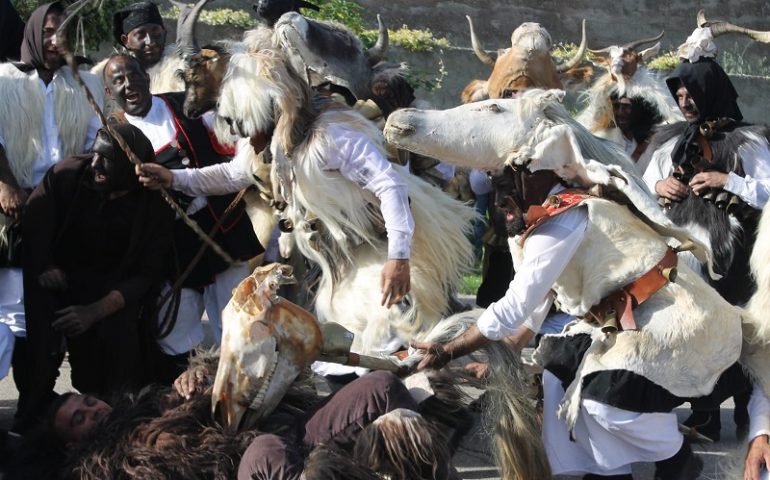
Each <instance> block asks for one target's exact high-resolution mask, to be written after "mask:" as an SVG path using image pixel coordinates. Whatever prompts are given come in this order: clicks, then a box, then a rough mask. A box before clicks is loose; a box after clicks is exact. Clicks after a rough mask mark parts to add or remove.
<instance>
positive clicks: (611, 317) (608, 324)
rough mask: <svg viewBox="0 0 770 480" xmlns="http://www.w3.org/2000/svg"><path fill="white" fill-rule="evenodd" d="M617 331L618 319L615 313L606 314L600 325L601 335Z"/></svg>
mask: <svg viewBox="0 0 770 480" xmlns="http://www.w3.org/2000/svg"><path fill="white" fill-rule="evenodd" d="M617 331H618V317H617V315H616V314H615V311H614V310H613V311H611V312H608V313H607V316H606V317H604V323H603V324H602V333H604V334H607V335H609V334H611V333H615V332H617Z"/></svg>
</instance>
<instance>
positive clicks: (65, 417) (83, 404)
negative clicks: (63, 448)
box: [48, 392, 112, 445]
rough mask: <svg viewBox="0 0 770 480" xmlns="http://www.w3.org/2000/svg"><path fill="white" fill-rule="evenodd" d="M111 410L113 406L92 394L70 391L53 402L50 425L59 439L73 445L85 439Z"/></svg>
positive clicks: (50, 410)
mask: <svg viewBox="0 0 770 480" xmlns="http://www.w3.org/2000/svg"><path fill="white" fill-rule="evenodd" d="M110 412H112V407H110V406H109V405H108V404H107V403H106V402H103V401H102V400H99V399H98V398H96V397H94V396H92V395H83V394H80V393H75V392H69V393H65V394H63V395H61V396H60V397H59V398H57V399H56V400H55V401H54V403H52V404H51V406H50V409H49V416H48V426H49V429H50V431H51V433H52V434H53V435H54V436H55V437H56V438H57V439H59V440H60V441H61V442H62V443H64V444H65V445H71V444H73V443H77V442H79V441H81V440H83V439H84V438H85V437H86V436H87V435H88V434H89V433H90V432H91V431H92V430H93V428H94V427H95V426H97V425H98V424H99V423H100V422H101V421H103V420H104V419H105V418H106V417H107V416H108V415H109V413H110Z"/></svg>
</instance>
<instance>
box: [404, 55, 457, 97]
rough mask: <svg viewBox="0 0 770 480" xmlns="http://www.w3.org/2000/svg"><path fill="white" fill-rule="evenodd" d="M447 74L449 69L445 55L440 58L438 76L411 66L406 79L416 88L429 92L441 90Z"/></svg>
mask: <svg viewBox="0 0 770 480" xmlns="http://www.w3.org/2000/svg"><path fill="white" fill-rule="evenodd" d="M446 76H447V71H446V65H444V59H443V57H439V59H438V76H435V75H433V73H431V72H426V71H422V70H413V69H411V68H410V69H409V70H407V72H406V80H407V81H408V82H409V85H411V86H412V87H413V88H414V89H415V90H417V89H419V90H423V91H425V92H429V93H432V92H435V91H436V90H440V89H441V86H442V84H443V82H444V77H446Z"/></svg>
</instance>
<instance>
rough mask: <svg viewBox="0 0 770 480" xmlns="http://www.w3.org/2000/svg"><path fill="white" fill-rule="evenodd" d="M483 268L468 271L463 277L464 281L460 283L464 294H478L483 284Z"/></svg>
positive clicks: (461, 291)
mask: <svg viewBox="0 0 770 480" xmlns="http://www.w3.org/2000/svg"><path fill="white" fill-rule="evenodd" d="M481 280H482V279H481V269H480V268H477V269H476V270H475V271H473V272H471V273H468V274H467V275H465V276H464V277H463V282H462V284H461V285H460V293H462V294H463V295H476V292H477V291H478V290H479V287H480V286H481Z"/></svg>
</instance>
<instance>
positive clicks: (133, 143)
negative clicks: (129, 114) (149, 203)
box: [96, 123, 155, 191]
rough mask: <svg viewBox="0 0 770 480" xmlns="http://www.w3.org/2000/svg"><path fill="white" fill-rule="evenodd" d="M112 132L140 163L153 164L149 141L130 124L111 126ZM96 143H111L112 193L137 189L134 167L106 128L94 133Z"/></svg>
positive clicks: (153, 157) (137, 182) (152, 151)
mask: <svg viewBox="0 0 770 480" xmlns="http://www.w3.org/2000/svg"><path fill="white" fill-rule="evenodd" d="M111 127H112V128H113V130H115V131H116V132H117V133H118V135H120V136H121V137H122V138H123V140H125V141H126V143H127V144H128V146H129V148H130V149H131V151H133V152H134V154H135V155H136V156H137V157H139V160H141V162H142V163H154V162H155V151H154V150H153V148H152V143H150V140H149V139H148V138H147V137H146V136H145V135H144V133H142V131H141V130H139V129H138V128H136V127H135V126H133V125H131V124H130V123H114V124H111ZM96 138H97V141H98V140H99V139H106V140H108V141H110V142H112V150H113V160H114V162H115V163H114V165H115V167H116V168H115V170H114V171H113V172H112V173H111V178H110V183H111V186H112V190H113V191H117V190H132V189H134V188H138V187H139V180H138V179H137V177H136V172H135V171H134V165H133V164H132V163H131V161H130V160H129V159H128V155H126V152H124V151H123V149H121V148H120V145H118V142H116V141H115V139H114V138H113V137H112V136H111V135H110V134H109V132H108V131H107V129H106V128H104V127H102V128H100V129H99V131H98V132H97V133H96Z"/></svg>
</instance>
